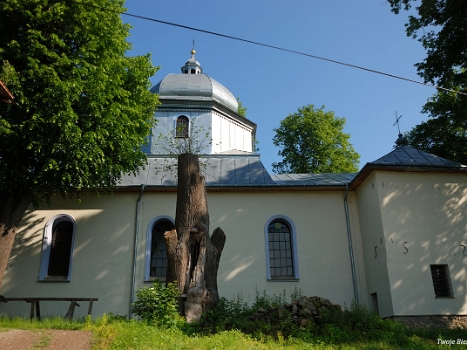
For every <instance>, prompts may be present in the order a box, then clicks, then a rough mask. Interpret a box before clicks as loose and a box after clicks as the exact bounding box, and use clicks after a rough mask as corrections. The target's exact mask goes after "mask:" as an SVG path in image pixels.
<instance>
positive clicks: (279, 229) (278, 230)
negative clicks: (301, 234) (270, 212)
mask: <svg viewBox="0 0 467 350" xmlns="http://www.w3.org/2000/svg"><path fill="white" fill-rule="evenodd" d="M264 229H265V232H264V235H265V240H266V268H267V279H268V281H269V280H270V281H275V280H280V281H282V280H288V281H290V280H292V281H297V280H298V279H299V274H298V258H297V240H296V234H295V226H294V224H293V222H292V221H291V220H290V219H289V218H287V217H286V216H274V217H272V218H270V219H269V220H268V221H267V222H266V225H265V228H264Z"/></svg>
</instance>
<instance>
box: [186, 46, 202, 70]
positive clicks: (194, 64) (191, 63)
mask: <svg viewBox="0 0 467 350" xmlns="http://www.w3.org/2000/svg"><path fill="white" fill-rule="evenodd" d="M195 54H196V51H195V49H193V50H191V58H190V59H189V60H188V61H186V62H185V65H184V66H183V67H182V68H181V70H182V73H183V74H202V73H203V68H201V65H200V63H199V62H198V61H197V60H196V58H195Z"/></svg>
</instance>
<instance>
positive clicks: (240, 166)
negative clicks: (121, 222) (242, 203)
mask: <svg viewBox="0 0 467 350" xmlns="http://www.w3.org/2000/svg"><path fill="white" fill-rule="evenodd" d="M200 167H201V171H202V173H203V175H204V177H205V179H206V185H207V186H208V187H252V186H253V187H256V186H275V183H274V182H273V181H272V179H271V176H270V175H269V174H268V172H267V170H266V169H265V168H264V166H263V164H262V163H261V161H260V159H259V156H258V155H256V154H250V155H248V156H245V155H239V156H236V155H222V156H216V155H211V156H205V157H200ZM176 174H177V159H176V158H174V157H152V158H149V159H148V165H147V166H146V167H145V168H144V169H141V170H140V171H139V173H138V174H137V175H136V176H132V175H125V176H123V177H122V180H121V181H120V184H119V185H118V187H129V186H135V185H141V184H144V185H146V186H153V187H171V186H177V175H176Z"/></svg>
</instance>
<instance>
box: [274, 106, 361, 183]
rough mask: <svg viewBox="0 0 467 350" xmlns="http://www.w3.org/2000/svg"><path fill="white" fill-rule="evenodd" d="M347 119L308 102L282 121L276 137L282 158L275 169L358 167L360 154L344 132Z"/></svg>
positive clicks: (334, 170) (330, 170) (351, 169)
mask: <svg viewBox="0 0 467 350" xmlns="http://www.w3.org/2000/svg"><path fill="white" fill-rule="evenodd" d="M344 125H345V119H343V118H337V117H335V116H334V113H333V112H325V111H324V107H321V108H320V109H317V108H315V107H314V106H313V105H308V106H305V107H302V108H299V109H298V112H297V113H294V114H290V115H288V116H287V117H286V118H285V119H284V120H282V121H281V125H280V127H279V128H278V129H274V131H275V132H276V135H275V136H274V138H273V143H274V145H275V146H278V147H281V148H282V149H281V150H280V151H279V153H278V154H279V155H280V156H282V157H283V160H282V162H279V163H273V164H272V168H273V171H274V172H275V173H279V174H281V173H340V172H355V171H357V170H358V163H359V158H360V156H359V155H358V153H357V152H355V150H354V148H353V147H352V145H351V144H350V143H349V138H350V135H348V134H345V133H344V132H343V129H344Z"/></svg>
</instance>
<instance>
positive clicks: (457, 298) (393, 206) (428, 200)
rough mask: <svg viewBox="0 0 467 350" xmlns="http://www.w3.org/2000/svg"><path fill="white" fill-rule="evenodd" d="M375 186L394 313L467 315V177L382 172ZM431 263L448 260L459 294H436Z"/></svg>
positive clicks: (460, 175) (453, 286)
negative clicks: (444, 296)
mask: <svg viewBox="0 0 467 350" xmlns="http://www.w3.org/2000/svg"><path fill="white" fill-rule="evenodd" d="M375 185H377V189H378V193H379V200H380V207H381V215H382V224H383V227H384V232H385V238H386V239H385V245H386V251H387V262H388V272H389V280H390V283H391V293H392V296H393V305H394V314H395V315H414V314H420V315H430V314H466V313H467V267H466V263H467V260H466V259H467V257H466V256H464V255H463V250H462V247H460V245H461V244H464V245H467V216H466V213H467V178H466V176H465V175H463V174H448V173H438V174H436V173H399V172H397V173H395V172H393V173H391V172H378V173H377V176H376V183H375ZM404 242H407V243H404ZM404 247H406V248H407V249H405V248H404ZM430 264H448V267H449V272H450V277H451V283H452V289H453V293H454V298H452V299H450V298H435V294H434V289H433V282H432V278H431V272H430Z"/></svg>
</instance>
